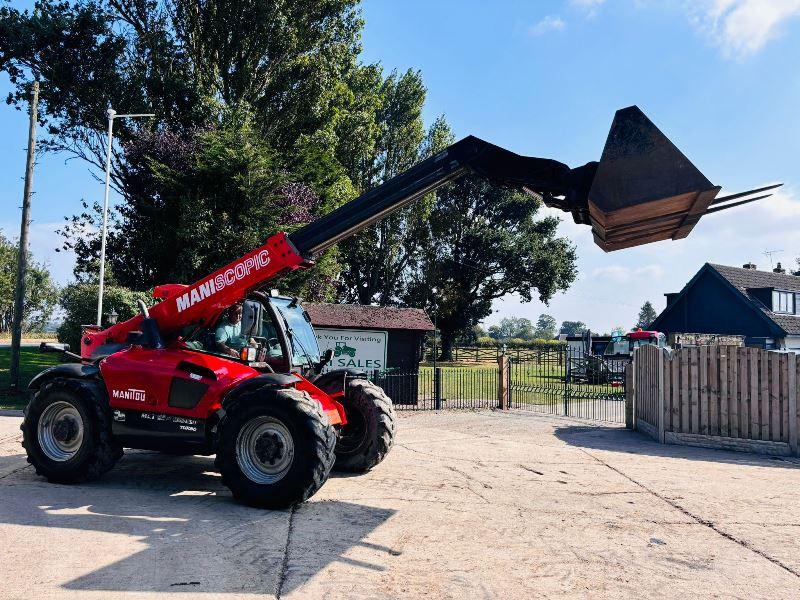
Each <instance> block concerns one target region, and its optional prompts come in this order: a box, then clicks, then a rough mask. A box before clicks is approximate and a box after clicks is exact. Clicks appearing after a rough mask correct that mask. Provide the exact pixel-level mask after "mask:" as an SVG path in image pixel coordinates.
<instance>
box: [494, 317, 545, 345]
mask: <svg viewBox="0 0 800 600" xmlns="http://www.w3.org/2000/svg"><path fill="white" fill-rule="evenodd" d="M489 336H490V337H492V338H494V339H496V340H501V341H508V340H510V339H511V338H520V339H523V340H532V339H533V338H534V337H536V336H535V335H534V326H533V323H531V320H530V319H526V318H524V317H504V318H503V319H501V320H500V323H498V324H497V325H492V326H491V327H489Z"/></svg>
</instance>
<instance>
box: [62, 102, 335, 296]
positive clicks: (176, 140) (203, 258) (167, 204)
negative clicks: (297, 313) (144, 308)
mask: <svg viewBox="0 0 800 600" xmlns="http://www.w3.org/2000/svg"><path fill="white" fill-rule="evenodd" d="M126 157H127V161H126V163H125V165H124V168H123V172H122V175H121V178H120V180H121V181H122V184H123V188H124V189H125V190H126V191H127V192H128V198H129V201H128V203H127V204H124V205H123V206H122V207H121V208H120V210H119V212H118V213H117V214H116V215H115V227H113V228H112V229H111V231H110V233H109V237H108V247H107V250H108V251H107V256H108V266H109V271H110V273H111V277H112V280H113V282H115V283H117V284H119V285H121V286H123V287H127V288H130V289H134V290H147V289H150V288H152V287H154V286H155V285H157V284H159V283H165V282H191V281H193V280H195V279H197V278H198V277H199V276H201V275H203V274H206V273H209V272H211V271H213V270H215V269H217V268H219V267H220V266H222V265H224V264H226V263H228V262H229V261H230V260H231V259H232V258H234V257H236V256H240V255H242V254H244V253H246V252H247V251H249V250H251V249H252V248H255V247H257V246H259V245H260V244H262V243H263V242H264V240H265V239H266V238H267V237H268V236H269V235H271V234H272V233H274V232H275V231H292V230H293V229H295V228H296V227H297V226H299V225H302V224H304V223H307V222H308V221H310V220H312V219H313V218H315V216H317V215H319V214H320V213H323V212H327V211H328V210H330V206H327V205H326V203H325V202H324V201H323V200H322V199H321V198H320V197H319V196H318V195H317V194H316V193H315V192H314V191H313V189H312V188H311V187H310V186H309V185H307V184H304V183H301V182H298V181H294V180H292V179H291V178H290V177H289V174H288V173H287V172H285V171H284V170H283V169H282V167H281V165H280V162H279V160H278V158H277V156H276V153H275V152H274V151H273V150H272V149H271V148H270V147H269V146H268V145H267V144H266V143H265V142H264V141H263V138H262V137H260V136H258V135H256V134H255V132H254V130H253V125H252V117H251V116H250V115H249V113H247V112H246V111H239V112H236V113H233V114H230V115H227V116H226V117H225V119H224V121H223V123H222V124H221V125H220V126H219V127H217V128H214V129H197V130H195V131H193V132H192V133H191V135H189V136H186V137H178V136H175V135H173V134H170V133H168V132H167V133H164V132H159V133H154V134H144V133H143V134H140V135H138V136H134V140H133V141H131V142H129V143H128V144H127V147H126ZM332 170H334V171H335V169H332ZM346 184H347V181H346V179H345V180H344V184H343V185H342V190H343V191H342V194H343V195H345V196H347V195H350V190H349V186H348V185H346ZM331 197H334V200H333V202H334V203H335V202H336V200H335V192H334V189H333V187H331V188H330V189H329V193H328V200H329V201H331ZM94 208H95V210H89V209H88V207H87V210H86V211H85V212H84V213H83V214H81V215H76V216H74V217H72V218H71V219H70V220H69V222H68V223H67V224H66V225H65V227H64V228H63V230H62V232H63V233H64V235H65V239H66V241H65V248H66V249H71V250H74V251H75V253H76V256H77V264H76V269H75V275H76V277H77V278H78V279H79V280H82V281H94V279H95V274H96V272H97V269H96V257H97V255H98V252H99V246H100V240H99V237H98V236H97V235H92V234H89V235H87V233H86V229H87V224H89V225H90V226H91V230H93V231H97V230H98V228H99V212H98V211H97V210H96V209H97V208H98V207H94ZM334 258H335V254H330V255H328V256H327V257H325V258H323V259H322V260H321V261H319V262H318V264H317V266H316V267H315V268H314V269H312V270H311V271H309V272H307V273H306V274H305V275H304V276H303V277H300V278H293V279H292V280H290V281H283V282H282V283H281V285H283V286H286V288H287V291H291V292H293V293H302V294H303V295H305V296H306V297H308V298H310V299H324V298H331V297H332V295H333V293H334V291H335V288H334V283H335V278H336V274H337V271H338V269H337V268H336V264H335V260H334Z"/></svg>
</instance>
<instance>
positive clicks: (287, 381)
mask: <svg viewBox="0 0 800 600" xmlns="http://www.w3.org/2000/svg"><path fill="white" fill-rule="evenodd" d="M299 381H300V378H299V377H298V376H297V375H294V374H293V373H288V374H286V373H265V374H263V375H259V376H258V377H253V378H252V379H247V380H245V381H243V382H242V383H240V384H239V385H237V386H236V387H235V388H233V389H232V390H231V391H230V392H228V393H227V395H226V396H225V398H224V399H223V400H222V408H223V409H224V408H225V406H226V405H227V404H229V403H230V402H232V401H233V400H235V399H236V398H237V397H239V396H240V395H241V394H244V393H246V392H251V391H253V390H255V389H258V388H261V387H269V386H272V387H289V386H295V385H296V384H297V383H298V382H299Z"/></svg>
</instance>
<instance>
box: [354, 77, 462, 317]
mask: <svg viewBox="0 0 800 600" xmlns="http://www.w3.org/2000/svg"><path fill="white" fill-rule="evenodd" d="M424 102H425V87H424V85H423V83H422V77H421V75H420V74H419V72H413V71H408V72H407V73H405V74H404V75H402V76H400V77H398V76H397V74H396V73H392V74H391V75H390V76H389V78H387V80H386V81H385V82H384V84H383V86H382V87H381V90H380V107H379V109H378V110H377V112H376V118H377V126H378V130H379V133H378V135H377V137H376V139H375V144H374V147H373V148H372V149H371V152H370V154H369V156H368V157H366V165H360V170H359V171H357V172H351V173H350V177H351V180H353V181H354V182H355V183H356V185H357V186H358V187H359V191H360V192H365V191H368V190H370V189H372V188H374V187H376V186H378V185H380V184H382V183H384V182H385V181H388V180H389V179H391V178H392V177H394V176H395V175H398V174H399V173H401V172H403V171H405V170H407V169H408V168H410V167H412V166H413V165H414V164H416V163H417V162H419V161H420V160H422V159H424V158H426V157H428V156H431V155H433V154H435V153H437V152H439V151H440V150H442V149H443V148H444V147H446V146H447V145H448V144H450V143H451V141H452V135H451V133H450V129H449V126H448V125H447V123H446V121H445V120H444V119H443V118H441V117H440V118H439V119H437V120H436V121H435V122H434V124H433V125H432V126H431V128H430V129H429V130H428V132H427V134H426V133H425V131H424V129H423V123H422V107H423V105H424ZM434 199H435V196H434V195H433V194H429V195H428V196H427V197H425V198H422V199H420V200H418V201H417V202H415V203H413V204H412V205H410V206H408V207H407V208H405V209H403V210H400V211H397V212H395V213H394V214H392V215H389V216H388V217H387V218H385V219H383V220H382V221H381V222H380V223H378V224H376V225H374V226H372V227H369V228H367V229H366V230H364V231H363V232H361V233H359V234H358V235H356V236H354V237H352V238H350V239H349V240H345V241H344V242H342V243H341V244H340V248H341V253H342V261H343V266H344V269H343V271H342V294H343V297H344V298H345V300H348V301H356V302H359V303H360V304H371V303H378V304H381V305H386V304H395V303H397V302H398V301H399V298H400V296H401V294H402V288H403V283H404V281H403V274H404V272H405V270H406V268H407V267H408V266H409V264H410V263H411V262H412V261H413V260H414V258H415V255H416V254H417V253H419V251H420V249H421V243H422V236H423V235H424V224H425V221H426V219H427V217H428V215H429V214H430V211H431V207H432V204H433V201H434Z"/></svg>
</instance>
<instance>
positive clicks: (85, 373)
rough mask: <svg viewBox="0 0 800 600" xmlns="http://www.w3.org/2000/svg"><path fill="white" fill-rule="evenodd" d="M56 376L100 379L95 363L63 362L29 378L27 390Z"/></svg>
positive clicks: (37, 387) (39, 385)
mask: <svg viewBox="0 0 800 600" xmlns="http://www.w3.org/2000/svg"><path fill="white" fill-rule="evenodd" d="M56 377H66V378H69V379H96V380H98V381H99V380H100V379H102V377H101V376H100V368H99V367H98V366H97V365H84V364H81V363H64V364H63V365H55V366H54V367H50V368H49V369H45V370H44V371H42V372H41V373H39V374H38V375H37V376H36V377H34V378H33V379H31V382H30V383H29V384H28V389H29V390H38V389H39V388H40V387H42V385H44V384H45V383H47V382H48V381H50V380H51V379H55V378H56Z"/></svg>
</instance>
